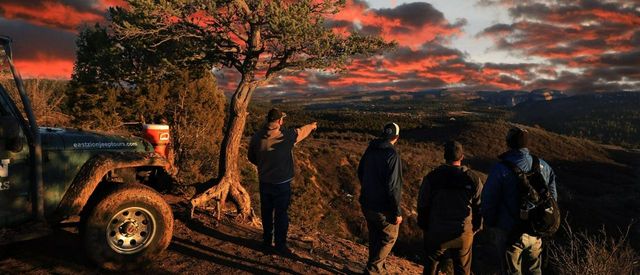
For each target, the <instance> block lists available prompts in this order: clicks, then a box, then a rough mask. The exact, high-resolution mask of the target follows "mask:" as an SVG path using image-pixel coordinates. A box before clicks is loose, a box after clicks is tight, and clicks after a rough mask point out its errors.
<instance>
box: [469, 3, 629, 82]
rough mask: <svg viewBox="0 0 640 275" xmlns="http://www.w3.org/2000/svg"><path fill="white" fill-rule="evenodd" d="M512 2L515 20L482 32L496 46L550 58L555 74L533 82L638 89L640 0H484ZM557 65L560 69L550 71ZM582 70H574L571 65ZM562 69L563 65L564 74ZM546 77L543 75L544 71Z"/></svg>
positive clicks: (511, 8)
mask: <svg viewBox="0 0 640 275" xmlns="http://www.w3.org/2000/svg"><path fill="white" fill-rule="evenodd" d="M478 3H479V4H481V5H485V4H493V5H495V4H500V5H504V6H507V7H509V12H510V14H511V16H512V17H513V19H514V22H513V23H511V24H503V23H500V24H495V25H493V26H490V27H488V28H486V29H485V30H484V31H482V32H481V33H480V34H478V36H485V37H491V38H493V39H494V41H495V43H496V48H497V49H500V50H507V51H510V52H511V53H513V54H516V55H521V56H530V57H538V58H542V59H546V60H547V62H548V63H550V64H552V65H553V66H555V68H553V69H550V68H545V69H544V70H543V71H544V72H546V73H545V75H546V76H549V77H554V76H555V77H554V78H548V79H547V78H541V79H533V80H532V81H531V82H530V83H529V84H528V86H532V85H545V87H553V88H564V89H566V90H569V91H598V90H603V89H614V90H619V89H625V88H631V89H634V90H637V89H638V88H639V87H637V86H634V85H638V83H640V75H638V73H637V70H636V69H635V68H633V66H634V64H635V65H636V66H637V64H640V61H639V60H638V59H639V57H638V52H639V51H640V43H639V41H640V2H638V1H592V0H582V1H568V0H567V1H557V0H556V1H529V0H525V1H479V2H478ZM552 70H556V73H555V74H553V73H551V72H552ZM569 70H572V71H576V70H577V71H580V73H569V72H568V71H569ZM557 71H561V73H560V74H558V73H557ZM540 77H542V76H540Z"/></svg>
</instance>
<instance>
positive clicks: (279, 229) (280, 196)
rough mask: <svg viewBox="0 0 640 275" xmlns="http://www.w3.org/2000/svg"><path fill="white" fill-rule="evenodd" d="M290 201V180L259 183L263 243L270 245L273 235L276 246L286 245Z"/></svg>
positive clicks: (282, 246) (283, 246)
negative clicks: (275, 182) (277, 182)
mask: <svg viewBox="0 0 640 275" xmlns="http://www.w3.org/2000/svg"><path fill="white" fill-rule="evenodd" d="M290 202H291V182H290V181H289V182H285V183H280V184H271V183H260V212H261V214H262V230H263V241H264V244H265V245H268V246H271V244H272V242H273V240H274V237H275V246H276V248H285V247H287V232H288V231H289V214H288V210H289V204H290ZM274 229H275V230H274Z"/></svg>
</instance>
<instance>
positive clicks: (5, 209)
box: [0, 86, 32, 227]
mask: <svg viewBox="0 0 640 275" xmlns="http://www.w3.org/2000/svg"><path fill="white" fill-rule="evenodd" d="M16 112H17V110H16V109H15V106H12V104H11V101H10V98H9V97H8V95H7V93H6V91H5V90H4V88H3V87H2V86H0V227H5V226H11V225H15V224H19V223H22V222H25V221H27V220H29V219H31V217H32V204H31V203H32V198H31V194H32V192H31V185H32V184H31V177H30V176H31V170H32V169H31V168H30V167H31V165H30V160H29V158H30V157H29V144H28V141H27V138H26V136H25V134H24V128H23V125H22V124H21V123H20V118H19V116H20V114H19V113H18V114H16Z"/></svg>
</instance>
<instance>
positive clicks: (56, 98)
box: [0, 78, 71, 126]
mask: <svg viewBox="0 0 640 275" xmlns="http://www.w3.org/2000/svg"><path fill="white" fill-rule="evenodd" d="M0 84H1V85H2V86H3V87H4V88H5V89H7V91H8V92H9V94H10V95H11V97H12V98H13V100H14V101H15V102H16V105H18V108H19V109H20V110H21V111H23V116H25V114H24V110H23V109H24V105H22V103H21V102H22V101H21V100H20V96H19V94H18V89H17V88H16V85H15V82H14V81H13V79H9V78H4V79H0ZM24 86H25V87H24V88H25V91H26V93H27V96H28V97H29V99H30V101H31V109H32V110H33V113H34V115H35V116H36V119H37V121H38V125H40V126H68V125H69V123H70V121H71V116H69V115H66V114H64V113H63V112H62V109H61V107H62V103H63V101H64V98H65V95H64V91H65V86H66V83H65V81H58V80H45V79H27V80H25V81H24ZM25 118H26V116H25Z"/></svg>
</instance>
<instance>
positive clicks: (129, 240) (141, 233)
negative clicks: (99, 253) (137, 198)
mask: <svg viewBox="0 0 640 275" xmlns="http://www.w3.org/2000/svg"><path fill="white" fill-rule="evenodd" d="M155 230H156V220H155V219H154V217H153V215H151V213H150V212H149V211H148V210H146V209H144V208H141V207H128V208H125V209H123V210H120V212H118V213H117V214H115V215H114V216H113V217H112V218H111V220H110V221H109V224H108V225H107V232H106V233H107V242H108V243H109V246H110V247H111V248H112V249H113V250H114V251H116V252H118V253H120V254H133V253H136V252H139V251H141V250H142V249H144V248H145V247H147V246H148V245H149V244H150V242H151V240H152V239H153V236H154V235H155Z"/></svg>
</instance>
